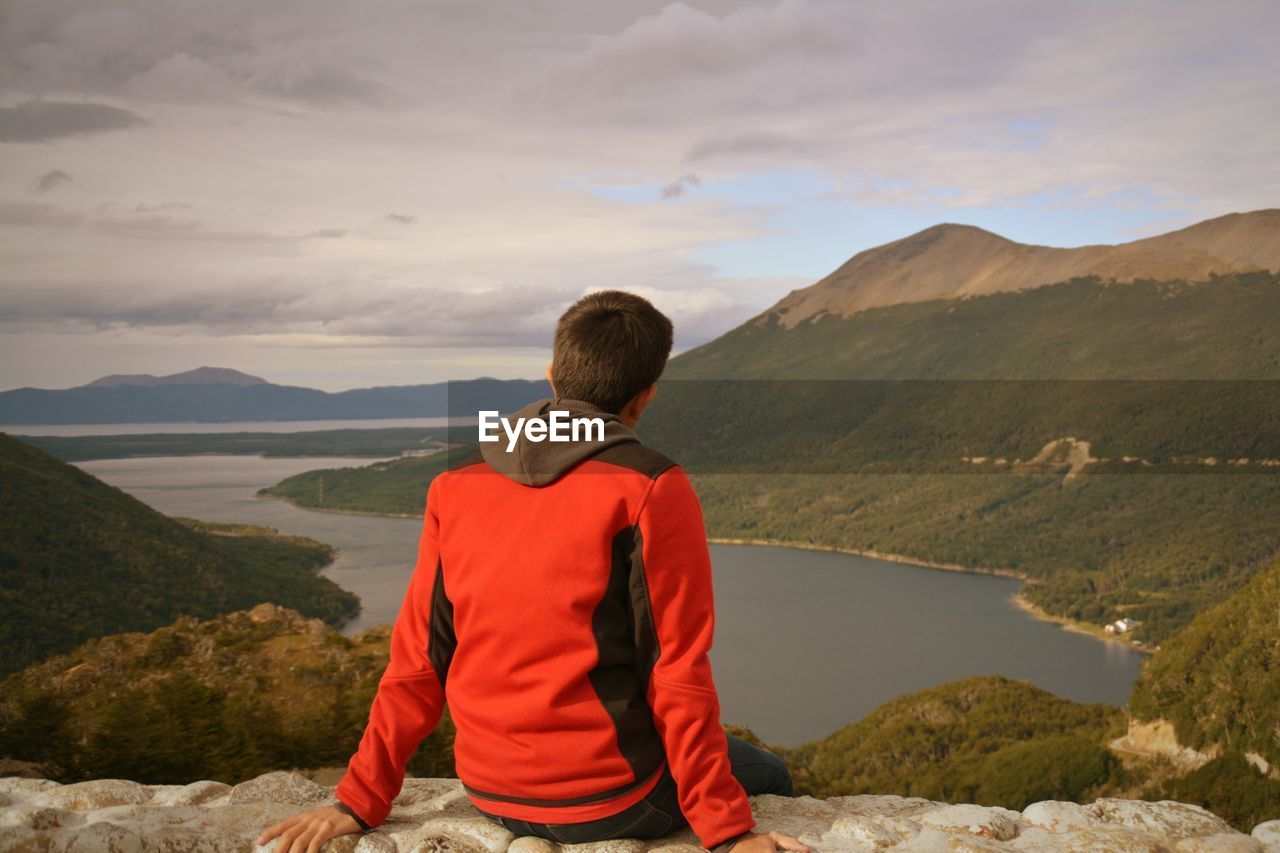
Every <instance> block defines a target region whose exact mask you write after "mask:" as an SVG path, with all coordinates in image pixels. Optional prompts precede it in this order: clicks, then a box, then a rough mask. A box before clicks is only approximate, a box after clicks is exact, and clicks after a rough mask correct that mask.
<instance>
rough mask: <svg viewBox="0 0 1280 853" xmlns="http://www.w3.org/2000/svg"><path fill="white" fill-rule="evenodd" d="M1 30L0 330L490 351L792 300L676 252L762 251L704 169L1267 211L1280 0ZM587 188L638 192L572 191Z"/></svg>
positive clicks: (134, 19)
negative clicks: (634, 321) (608, 303)
mask: <svg viewBox="0 0 1280 853" xmlns="http://www.w3.org/2000/svg"><path fill="white" fill-rule="evenodd" d="M0 14H2V15H3V18H4V20H5V26H4V27H3V28H0V81H3V82H0V110H7V112H0V118H3V121H4V122H5V127H4V131H5V134H6V136H5V138H7V139H10V140H11V142H10V143H9V144H5V145H4V146H3V147H4V151H3V155H4V157H5V161H6V169H5V172H6V174H7V175H11V176H25V177H22V178H21V180H19V179H18V178H10V179H8V180H0V218H3V219H5V220H6V221H7V222H9V223H10V224H11V225H12V226H14V227H8V228H6V229H5V230H4V232H3V233H0V257H2V258H3V261H4V264H3V272H0V316H3V317H4V319H5V321H6V322H7V325H6V328H5V334H6V335H8V336H16V337H21V335H23V334H31V335H35V334H37V332H36V331H35V330H37V329H39V330H41V331H40V332H39V334H42V335H45V334H49V333H51V332H53V331H54V330H57V329H63V330H65V331H68V332H70V331H72V330H80V331H82V330H83V329H85V328H96V327H98V326H101V327H103V328H111V329H113V330H114V331H113V332H112V334H113V335H119V336H125V337H127V336H129V335H130V334H138V335H154V333H155V331H156V330H157V329H162V328H163V329H181V330H183V331H184V332H185V333H186V334H188V335H189V336H200V335H207V336H209V337H210V338H214V339H216V338H222V339H227V340H229V339H231V337H232V336H235V335H253V336H255V339H257V340H261V341H263V342H267V341H269V342H271V344H272V345H273V346H281V345H284V344H285V343H286V342H288V341H293V342H299V341H307V342H308V345H309V346H310V345H315V343H316V342H317V341H328V342H330V343H334V344H336V345H340V346H361V347H365V348H372V347H375V346H392V345H394V344H396V343H399V344H406V345H412V346H422V347H440V348H448V349H449V351H450V352H452V353H454V354H455V355H456V354H457V353H458V352H460V351H461V349H460V348H465V347H467V346H473V347H477V348H479V349H477V352H481V351H483V352H489V353H491V354H493V355H492V357H493V358H495V359H497V358H499V357H500V356H499V355H497V353H499V351H500V350H502V348H504V347H511V348H514V349H521V348H523V350H522V351H524V350H527V349H528V348H529V347H536V346H539V345H540V343H539V342H541V341H544V340H545V339H546V338H547V336H548V335H549V332H550V326H549V324H550V323H551V322H552V321H553V320H554V317H555V316H557V315H558V311H559V310H561V309H562V308H563V306H564V305H566V304H567V302H568V301H569V300H571V299H572V298H574V297H575V296H576V295H578V294H581V293H582V292H585V291H586V290H589V289H592V288H595V287H626V288H629V289H636V290H637V291H638V292H644V293H653V294H655V295H657V294H660V295H661V297H662V300H663V303H664V304H665V305H667V306H668V308H669V310H670V311H671V313H672V314H673V316H674V318H675V320H676V324H677V331H678V334H679V335H680V340H681V343H682V345H684V346H688V345H690V344H692V343H697V342H700V341H701V340H705V339H706V338H707V337H710V336H713V335H715V334H718V333H720V332H722V331H724V330H725V329H727V328H728V327H730V326H731V325H733V324H735V323H736V322H738V321H740V320H742V319H745V318H746V317H748V316H750V315H751V314H753V313H755V312H756V311H758V310H760V309H762V308H764V307H765V306H767V305H768V304H770V303H771V302H772V301H774V300H775V299H776V298H778V297H780V296H781V295H783V294H784V293H785V292H786V291H787V290H789V289H790V288H792V287H796V286H801V285H803V284H807V283H809V281H807V280H804V279H802V278H800V277H795V278H791V277H788V278H783V279H768V278H763V277H760V278H755V279H751V278H743V277H737V278H734V279H728V278H725V277H723V276H720V275H717V272H716V270H715V269H713V268H710V267H708V266H707V265H706V264H704V263H701V262H699V261H698V253H699V251H700V250H701V249H703V248H705V247H709V246H714V245H716V244H718V243H726V242H732V241H747V240H751V239H754V238H757V237H760V236H762V235H765V234H768V233H770V232H771V230H773V229H774V228H776V223H775V222H774V221H773V220H772V217H773V216H774V215H775V214H776V212H777V208H776V206H769V205H768V204H764V203H761V204H755V205H748V204H742V205H737V204H734V203H731V202H729V201H726V200H723V199H718V198H716V197H715V196H714V194H712V193H711V192H709V190H710V189H712V188H713V186H714V185H716V184H717V183H718V182H721V181H724V180H726V179H731V178H734V177H735V176H743V175H748V174H751V173H753V172H771V173H776V172H782V171H785V170H788V169H797V168H803V169H808V170H816V171H818V172H820V173H822V174H823V175H825V176H827V177H828V178H829V179H830V180H831V181H832V182H833V184H834V185H835V187H836V189H835V190H834V191H833V193H832V194H831V196H829V197H828V198H827V199H825V201H828V202H829V201H830V200H831V199H833V198H834V199H839V200H843V201H847V202H849V203H852V204H857V205H862V206H867V207H870V208H872V209H874V208H875V207H876V206H903V205H907V206H910V205H913V204H917V205H918V204H929V205H934V206H937V205H941V206H944V207H953V208H971V207H974V206H983V205H1002V206H1013V207H1017V206H1019V205H1022V204H1026V203H1027V202H1028V200H1029V199H1034V200H1037V202H1038V203H1045V202H1046V200H1047V201H1048V203H1055V202H1054V200H1055V199H1060V200H1062V201H1061V203H1069V204H1082V205H1087V204H1090V203H1094V202H1097V203H1099V204H1101V203H1104V202H1105V203H1121V202H1117V201H1116V200H1117V199H1124V198H1138V199H1143V200H1144V201H1143V203H1144V204H1148V205H1151V206H1152V207H1153V208H1157V207H1160V206H1164V207H1171V208H1175V209H1178V210H1181V211H1185V214H1186V216H1187V217H1188V219H1194V218H1199V217H1203V216H1210V215H1216V214H1219V213H1223V212H1226V211H1228V210H1242V209H1251V208H1257V207H1266V206H1274V205H1275V204H1276V197H1277V194H1278V193H1280V166H1277V165H1276V162H1275V158H1274V151H1273V150H1272V149H1273V147H1274V146H1273V145H1272V144H1271V142H1270V140H1272V139H1274V138H1276V137H1277V136H1280V114H1277V112H1276V111H1275V109H1274V104H1275V103H1277V102H1280V89H1278V88H1277V87H1278V86H1280V83H1277V81H1280V59H1277V53H1276V52H1275V51H1274V48H1273V46H1272V45H1271V44H1270V39H1271V33H1274V32H1275V31H1276V29H1277V26H1276V25H1277V24H1280V7H1277V6H1276V5H1275V4H1274V3H1269V2H1264V1H1262V2H1231V3H1216V4H1177V5H1170V4H1163V3H1142V2H1134V3H1126V4H1115V3H1109V2H1108V3H1104V2H1096V1H1095V0H1085V2H1073V3H1052V4H1051V3H1021V2H1016V0H1008V2H995V0H981V2H974V3H965V4H956V3H953V2H943V0H903V2H898V3H848V2H820V1H819V0H782V2H759V3H742V2H730V0H716V2H705V3H702V2H699V3H694V2H688V3H663V2H643V1H642V0H636V2H611V3H598V2H595V0H578V2H560V3H555V4H547V5H542V4H539V5H538V6H537V7H536V8H535V7H534V6H533V5H532V4H525V3H522V2H518V0H510V2H492V3H489V2H486V3H472V2H464V0H447V2H439V3H432V4H422V3H418V2H408V0H377V2H369V3H357V2H354V0H349V2H324V3H317V2H314V0H273V2H271V3H262V2H260V0H225V2H217V3H205V2H192V1H191V0H185V2H176V1H175V0H121V2H116V3H112V4H109V5H108V4H102V3H100V2H97V0H46V2H20V0H0ZM35 103H42V104H46V105H56V106H55V108H54V109H53V110H52V111H51V110H49V109H43V111H41V110H33V108H32V107H31V106H30V105H31V104H35ZM108 131H109V132H108ZM55 170H58V171H63V172H64V173H65V174H68V175H74V176H75V180H74V181H68V182H59V185H58V187H57V192H56V193H55V194H50V195H49V196H48V198H49V199H56V200H57V202H58V203H57V205H52V204H34V203H33V199H32V196H31V192H30V189H31V187H30V181H31V176H35V175H48V174H53V173H54V171H55ZM695 173H696V177H697V178H698V179H700V180H701V181H702V186H700V187H699V191H698V192H689V191H688V190H689V187H690V186H693V185H694V183H695V182H694V181H691V180H689V179H688V178H689V177H690V176H695ZM678 175H684V176H685V177H684V178H681V179H679V180H676V181H673V180H672V178H673V176H678ZM605 185H608V186H643V187H649V188H652V191H651V192H652V203H650V204H635V203H625V202H618V201H610V200H607V199H603V198H600V197H598V196H595V195H592V194H591V193H590V192H589V189H590V188H591V187H593V186H605ZM664 187H665V188H666V189H667V190H669V191H670V192H669V195H670V196H672V197H674V196H675V195H680V203H678V204H662V203H661V200H662V199H661V197H662V195H664V194H668V193H664V189H663V188H664ZM1107 200H1111V201H1107ZM857 248H860V247H858V246H852V245H851V246H850V247H849V250H848V251H849V253H850V254H852V252H853V251H854V250H855V249H857ZM655 298H656V296H655ZM95 324H97V325H95ZM325 336H328V337H325ZM33 340H34V338H33ZM147 340H157V338H154V337H147ZM10 345H11V346H12V343H11V342H10ZM440 351H442V352H443V351H444V350H443V349H441V350H440ZM66 358H67V365H68V366H67V369H68V370H72V369H81V368H78V367H74V365H75V364H76V363H77V360H78V359H77V356H76V354H75V352H73V351H69V352H68V354H67V356H66ZM206 360H207V359H206ZM84 378H92V377H84ZM15 381H17V382H19V383H20V382H21V380H20V379H16V380H15Z"/></svg>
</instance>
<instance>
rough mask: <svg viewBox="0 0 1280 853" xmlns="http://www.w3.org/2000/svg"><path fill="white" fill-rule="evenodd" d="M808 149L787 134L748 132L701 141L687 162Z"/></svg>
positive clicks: (690, 152)
mask: <svg viewBox="0 0 1280 853" xmlns="http://www.w3.org/2000/svg"><path fill="white" fill-rule="evenodd" d="M806 147H807V146H805V145H804V144H802V143H801V142H800V141H799V140H796V139H793V138H792V137H790V136H787V135H786V134H782V133H775V132H773V131H768V130H748V131H744V132H742V133H733V134H728V135H720V136H710V137H707V138H706V139H700V140H698V141H697V142H695V143H694V144H693V145H692V146H691V147H690V148H689V153H688V154H686V155H685V160H687V161H690V162H693V161H697V160H711V159H714V158H717V157H726V156H728V157H732V156H735V155H748V156H760V155H764V156H778V155H789V154H797V153H800V152H802V151H803V150H804V149H805V148H806Z"/></svg>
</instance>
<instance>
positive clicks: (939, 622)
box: [76, 456, 1141, 746]
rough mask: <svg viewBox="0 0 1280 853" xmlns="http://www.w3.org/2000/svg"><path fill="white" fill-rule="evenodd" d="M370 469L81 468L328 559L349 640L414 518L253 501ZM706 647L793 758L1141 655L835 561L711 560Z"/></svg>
mask: <svg viewBox="0 0 1280 853" xmlns="http://www.w3.org/2000/svg"><path fill="white" fill-rule="evenodd" d="M371 461H372V460H370V459H369V458H361V459H348V458H328V457H319V458H317V457H311V458H305V459H272V458H265V457H260V456H178V457H149V458H140V459H111V460H95V461H88V462H78V463H76V464H77V465H79V466H80V467H81V468H82V469H84V470H85V471H88V472H89V473H91V474H93V475H94V476H97V477H99V478H101V479H102V480H105V481H106V482H108V483H110V484H112V485H114V486H118V487H120V488H122V489H124V490H125V491H127V492H129V493H130V494H132V495H134V496H135V497H137V498H139V499H140V500H142V501H144V502H146V503H147V504H149V505H151V506H152V507H154V508H156V509H158V510H159V511H161V512H163V513H166V514H169V515H186V516H192V517H195V518H202V519H207V520H210V521H231V522H249V523H254V524H266V525H270V526H272V527H276V528H278V529H279V530H281V531H282V532H285V533H292V534H301V535H303V536H310V537H312V538H314V539H318V540H320V541H322V542H327V543H328V544H330V545H333V546H335V547H337V548H338V549H339V555H338V558H337V560H336V561H335V562H334V563H333V564H331V565H330V566H329V567H328V568H327V569H326V570H325V571H324V574H325V575H326V576H327V577H330V578H332V579H333V581H334V582H335V583H337V584H339V585H340V586H342V587H344V588H346V589H349V590H351V591H353V592H355V593H356V594H357V595H359V596H360V598H361V600H362V601H363V604H364V609H363V612H362V613H361V615H360V617H359V618H358V619H356V620H355V621H353V622H352V623H350V624H349V625H347V626H346V627H345V628H344V633H347V634H351V633H354V632H356V631H360V630H362V629H364V628H366V627H368V626H370V625H377V624H381V623H388V622H392V621H394V619H395V616H396V613H397V612H398V610H399V608H400V603H401V601H402V600H403V598H404V593H405V587H406V585H407V584H408V582H409V576H410V574H411V573H412V571H413V564H414V559H415V556H416V554H417V544H418V536H419V534H420V532H421V527H422V523H421V521H420V520H418V519H394V518H376V517H369V516H358V515H340V514H337V513H321V512H310V511H306V510H300V509H295V508H294V507H292V506H289V505H288V504H286V503H284V502H283V501H278V500H271V499H264V498H258V497H255V496H254V492H256V491H257V490H258V489H259V488H260V487H262V486H266V485H271V484H273V483H275V482H277V481H279V480H281V479H283V478H284V477H287V476H289V475H291V474H295V473H298V472H301V471H306V470H310V469H312V468H332V467H342V466H363V465H368V464H370V462H371ZM711 553H712V559H713V563H714V572H715V575H714V582H715V590H716V645H715V648H714V649H713V650H712V653H711V661H712V666H713V670H714V673H715V679H716V685H717V687H718V688H719V692H720V701H721V717H722V719H723V720H724V721H725V722H730V723H737V724H740V725H745V726H749V727H750V728H751V729H752V730H753V731H755V733H756V734H757V735H759V736H760V737H761V738H763V739H764V740H765V741H767V742H770V743H774V744H779V745H785V746H793V745H796V744H799V743H801V742H803V741H806V740H810V739H813V738H817V737H823V736H825V735H828V734H830V733H831V732H833V731H835V730H836V729H838V728H840V727H841V726H843V725H846V724H847V723H850V722H853V721H855V720H857V719H859V718H861V717H863V716H865V715H866V714H867V712H869V711H871V710H872V709H874V708H875V707H876V706H878V705H880V704H882V703H884V702H886V701H888V700H889V699H892V698H894V697H896V696H900V695H901V694H903V693H908V692H911V691H913V690H919V689H921V688H925V687H932V686H934V685H937V684H941V683H942V682H945V681H951V680H954V679H957V678H965V677H967V676H971V675H987V674H1000V675H1006V676H1009V677H1011V678H1024V679H1027V680H1029V681H1031V682H1032V683H1034V684H1037V685H1039V686H1041V687H1044V688H1046V689H1048V690H1050V691H1052V692H1054V693H1056V694H1058V695H1060V696H1064V697H1066V698H1069V699H1075V700H1077V701H1082V702H1109V703H1112V704H1116V705H1120V704H1123V703H1124V702H1125V700H1126V698H1127V697H1128V694H1129V689H1130V686H1131V685H1132V683H1133V680H1134V678H1136V677H1137V673H1138V667H1139V664H1140V662H1141V656H1140V655H1138V654H1136V653H1135V652H1132V651H1130V650H1128V649H1126V648H1124V647H1122V646H1120V645H1118V644H1115V643H1105V642H1102V641H1099V640H1095V639H1093V638H1091V637H1086V636H1083V635H1080V634H1074V633H1071V632H1068V631H1064V630H1062V629H1061V628H1059V627H1057V626H1056V625H1052V624H1050V623H1046V622H1041V621H1038V620H1035V619H1033V618H1031V617H1030V616H1028V615H1027V614H1026V613H1024V612H1023V611H1021V610H1019V609H1018V608H1017V607H1016V606H1014V604H1013V603H1012V600H1011V597H1012V595H1013V594H1014V592H1016V591H1017V589H1018V586H1019V582H1018V581H1016V580H1012V579H1009V578H999V577H989V576H983V575H966V574H958V573H954V572H943V571H937V570H933V569H923V568H916V567H913V566H906V565H902V564H900V563H889V562H885V561H882V560H874V559H870V558H865V557H855V556H849V555H845V554H827V553H822V552H818V551H802V550H796V549H790V548H771V547H756V546H747V545H713V546H712V548H711Z"/></svg>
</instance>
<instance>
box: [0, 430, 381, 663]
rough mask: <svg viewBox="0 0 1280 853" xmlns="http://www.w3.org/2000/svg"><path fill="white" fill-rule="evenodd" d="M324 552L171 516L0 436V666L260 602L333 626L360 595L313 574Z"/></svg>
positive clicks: (327, 555)
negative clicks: (180, 618)
mask: <svg viewBox="0 0 1280 853" xmlns="http://www.w3.org/2000/svg"><path fill="white" fill-rule="evenodd" d="M222 534H227V535H222ZM332 559H333V552H332V550H331V549H330V548H329V546H327V545H324V544H322V543H319V542H315V541H312V540H308V539H303V538H301V537H287V536H280V535H279V534H278V533H277V532H276V531H274V530H272V529H270V528H253V527H245V526H240V525H216V524H209V523H206V522H201V521H197V520H195V519H175V518H170V517H168V516H166V515H163V514H162V513H159V512H156V511H155V510H154V509H152V508H151V507H149V506H147V505H146V504H144V503H143V502H142V501H139V500H138V499H137V498H134V497H133V496H131V495H129V494H128V493H126V492H124V491H123V490H121V489H118V488H116V487H114V486H110V485H108V484H106V483H104V482H102V481H101V480H99V479H97V478H96V477H93V476H92V475H90V474H88V473H86V472H84V471H82V470H81V469H79V468H77V467H76V466H74V465H70V464H67V463H65V462H62V461H60V460H58V459H55V458H54V457H52V456H50V455H49V454H48V453H45V452H44V451H42V450H38V449H36V448H35V447H32V446H30V445H28V444H26V443H24V442H22V441H19V440H17V439H15V438H13V437H11V436H9V435H7V434H0V650H2V653H0V674H3V673H7V672H12V671H14V670H17V669H21V668H22V667H23V666H25V665H27V664H29V663H32V662H34V661H37V660H40V659H41V658H42V657H45V656H47V655H50V654H54V653H57V652H64V651H68V650H70V649H73V648H75V647H76V646H78V645H79V644H80V643H82V642H84V641H85V640H86V639H89V638H91V637H98V636H103V635H106V634H117V633H120V632H122V631H135V630H136V631H149V630H153V629H155V628H158V627H160V626H162V625H168V624H169V623H171V622H173V621H174V619H176V618H177V617H178V616H180V615H183V614H190V615H193V616H200V617H208V616H214V615H216V614H219V613H226V612H230V611H234V610H242V609H245V608H248V607H252V606H254V605H256V604H259V603H261V602H264V601H268V602H274V603H277V604H281V605H284V606H288V607H293V608H296V609H298V610H299V611H300V612H302V613H304V614H305V615H307V616H315V617H320V618H323V619H324V620H325V621H327V622H329V623H330V624H333V625H340V624H342V623H343V622H344V621H346V620H347V619H349V618H350V617H352V616H354V615H355V614H356V613H358V612H359V608H360V602H359V599H357V598H356V597H355V596H354V595H353V594H351V593H349V592H347V591H346V590H343V589H342V588H340V587H339V586H337V585H336V584H334V583H333V582H332V581H330V580H328V579H327V578H322V577H320V576H318V574H317V571H318V570H319V569H320V568H321V567H323V566H325V565H326V564H328V563H329V562H330V561H331V560H332Z"/></svg>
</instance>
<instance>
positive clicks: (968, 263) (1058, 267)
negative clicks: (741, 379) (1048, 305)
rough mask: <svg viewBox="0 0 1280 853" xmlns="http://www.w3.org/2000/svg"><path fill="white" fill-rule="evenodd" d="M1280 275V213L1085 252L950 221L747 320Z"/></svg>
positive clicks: (789, 323) (863, 257)
mask: <svg viewBox="0 0 1280 853" xmlns="http://www.w3.org/2000/svg"><path fill="white" fill-rule="evenodd" d="M1274 269H1280V208H1266V209H1263V210H1256V211H1249V212H1245V213H1228V214H1225V215H1223V216H1219V217H1215V218H1213V219H1207V220H1203V221H1201V222H1197V223H1195V224H1193V225H1189V226H1187V227H1185V228H1181V229H1178V230H1176V231H1170V232H1167V233H1165V234H1159V235H1156V236H1153V237H1145V238H1142V239H1139V240H1134V241H1131V242H1127V243H1116V244H1091V245H1085V246H1078V247H1075V248H1060V247H1054V246H1041V245H1035V244H1029V243H1019V242H1016V241H1014V240H1010V239H1009V238H1007V237H1003V236H1001V235H999V234H995V233H993V232H991V231H987V230H985V229H983V228H979V227H977V226H975V225H965V224H961V223H953V222H944V223H940V224H938V225H934V226H931V227H929V228H926V229H924V230H923V231H919V232H917V233H915V234H911V235H909V236H906V237H903V238H901V239H898V240H894V241H892V242H889V243H885V244H883V245H880V246H875V247H873V248H870V249H866V250H864V251H862V252H859V253H857V254H856V255H854V256H853V257H852V258H850V259H849V260H848V261H846V262H845V263H843V264H842V265H840V266H839V267H838V268H837V269H836V270H834V271H833V272H831V273H830V274H829V275H827V276H825V277H823V278H822V279H820V280H818V281H817V282H815V283H814V284H811V285H809V286H808V287H804V288H800V289H799V290H793V291H791V292H790V293H789V294H787V295H786V296H784V297H783V298H782V299H781V300H779V301H778V302H777V303H775V304H774V305H773V306H772V307H770V308H768V309H767V310H765V311H764V312H762V313H761V314H759V315H757V316H756V317H754V318H752V319H751V320H748V321H747V324H749V325H755V326H763V325H767V324H768V323H769V322H771V320H772V318H776V319H777V322H778V323H779V324H780V325H782V326H783V327H785V328H788V329H792V328H795V327H796V326H797V325H799V324H800V323H802V322H805V321H809V320H814V319H817V318H818V317H820V316H823V315H826V314H833V315H835V316H839V317H849V316H852V315H853V314H856V313H858V312H859V311H863V310H866V309H868V308H875V307H883V306H888V305H898V304H902V303H906V302H923V301H928V300H932V299H940V298H941V299H946V298H952V299H954V298H964V297H967V296H979V295H987V294H991V293H1001V292H1008V291H1017V290H1026V289H1031V288H1035V287H1040V286H1043V285H1048V284H1053V283H1056V282H1061V281H1067V280H1069V279H1073V278H1080V277H1084V276H1091V275H1096V276H1099V277H1101V278H1103V279H1105V280H1110V281H1116V282H1130V281H1135V280H1138V279H1154V280H1158V281H1168V280H1177V279H1183V280H1199V279H1204V278H1207V277H1209V276H1210V275H1227V274H1231V273H1241V272H1254V271H1259V270H1267V271H1269V270H1274Z"/></svg>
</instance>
